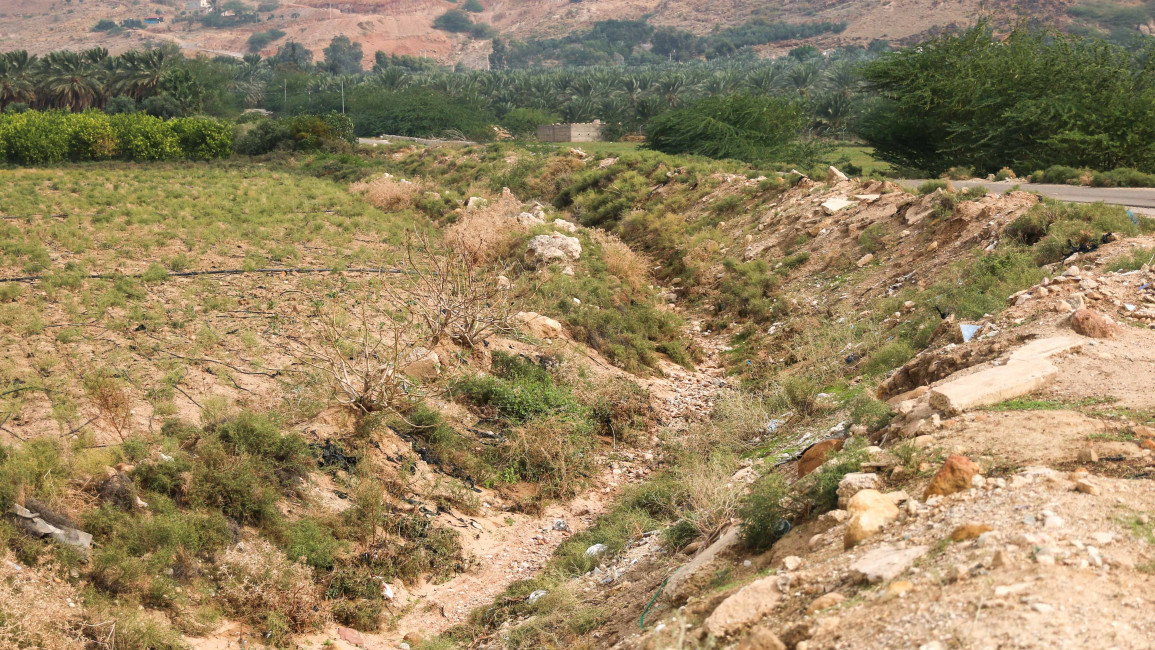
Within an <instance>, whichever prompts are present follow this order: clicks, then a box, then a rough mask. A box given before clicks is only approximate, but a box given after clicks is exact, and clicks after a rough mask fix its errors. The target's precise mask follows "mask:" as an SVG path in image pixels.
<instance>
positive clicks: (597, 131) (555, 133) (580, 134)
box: [537, 120, 602, 142]
mask: <svg viewBox="0 0 1155 650" xmlns="http://www.w3.org/2000/svg"><path fill="white" fill-rule="evenodd" d="M537 139H538V140H541V141H542V142H600V141H601V139H602V123H601V122H599V121H598V120H594V121H593V122H585V123H581V124H542V125H541V126H539V127H537Z"/></svg>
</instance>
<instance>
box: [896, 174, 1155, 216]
mask: <svg viewBox="0 0 1155 650" xmlns="http://www.w3.org/2000/svg"><path fill="white" fill-rule="evenodd" d="M925 182H926V181H925V180H902V181H899V183H900V184H902V185H903V186H904V187H907V188H915V187H918V186H919V185H921V184H922V183H925ZM951 183H952V184H953V185H954V186H955V187H957V188H964V187H972V186H974V185H982V186H983V187H985V188H987V189H988V190H990V191H992V192H1005V191H1007V190H1009V189H1011V188H1012V187H1014V186H1015V185H1016V183H1013V182H1007V181H1003V182H992V181H951ZM1021 187H1022V189H1024V190H1027V191H1028V192H1035V193H1037V194H1042V195H1043V196H1049V197H1051V198H1053V199H1059V200H1060V201H1073V202H1075V203H1098V202H1099V201H1102V202H1103V203H1110V204H1113V205H1123V206H1127V207H1129V208H1134V209H1135V212H1138V213H1141V214H1155V188H1151V187H1083V186H1080V185H1047V184H1044V183H1022V184H1021Z"/></svg>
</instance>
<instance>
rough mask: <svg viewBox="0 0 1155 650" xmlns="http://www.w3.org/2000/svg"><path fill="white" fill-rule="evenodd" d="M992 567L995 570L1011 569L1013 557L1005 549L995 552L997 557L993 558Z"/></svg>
mask: <svg viewBox="0 0 1155 650" xmlns="http://www.w3.org/2000/svg"><path fill="white" fill-rule="evenodd" d="M991 566H993V567H995V568H1000V569H1001V568H1010V567H1011V566H1012V564H1011V556H1010V555H1009V554H1008V553H1007V552H1006V551H1005V550H1003V549H999V550H997V551H995V555H994V557H993V558H991Z"/></svg>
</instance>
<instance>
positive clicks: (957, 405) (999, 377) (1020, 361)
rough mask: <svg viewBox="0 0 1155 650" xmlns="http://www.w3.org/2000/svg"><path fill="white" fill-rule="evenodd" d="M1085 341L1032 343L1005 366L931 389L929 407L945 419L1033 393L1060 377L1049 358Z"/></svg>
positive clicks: (1064, 338)
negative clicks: (943, 415) (941, 414)
mask: <svg viewBox="0 0 1155 650" xmlns="http://www.w3.org/2000/svg"><path fill="white" fill-rule="evenodd" d="M1084 341H1085V339H1083V338H1082V337H1075V336H1056V337H1051V338H1045V339H1038V340H1035V341H1031V342H1030V343H1027V344H1026V345H1024V346H1023V347H1021V348H1019V349H1017V350H1015V351H1014V352H1012V353H1011V354H1010V357H1009V359H1008V361H1007V363H1006V365H1002V366H994V367H992V368H987V369H986V370H981V371H979V372H976V373H973V374H970V375H966V376H964V377H960V378H958V379H954V380H948V381H946V382H945V383H942V384H940V385H938V386H936V387H934V388H932V389H931V391H930V406H931V408H933V409H935V410H936V411H939V412H941V413H943V414H945V415H956V414H958V413H962V412H964V411H969V410H972V409H976V408H981V407H983V406H990V405H991V404H998V403H999V402H1004V401H1006V400H1009V399H1015V398H1016V397H1022V396H1023V395H1028V394H1030V393H1033V392H1035V391H1037V390H1039V389H1041V388H1043V387H1045V386H1046V385H1047V384H1049V383H1050V382H1052V381H1054V379H1055V377H1056V376H1058V374H1059V369H1058V368H1057V367H1056V366H1055V364H1053V363H1051V362H1050V358H1051V357H1053V356H1055V355H1056V354H1060V353H1063V352H1068V351H1071V350H1075V349H1077V348H1079V347H1080V346H1081V345H1083V343H1084Z"/></svg>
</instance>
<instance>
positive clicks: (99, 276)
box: [0, 268, 405, 282]
mask: <svg viewBox="0 0 1155 650" xmlns="http://www.w3.org/2000/svg"><path fill="white" fill-rule="evenodd" d="M245 273H405V271H404V270H402V269H369V268H350V269H337V268H321V269H314V268H275V269H250V270H245V269H217V270H213V271H178V272H174V273H169V274H168V277H170V278H189V277H193V276H198V275H243V274H245ZM44 277H45V276H43V275H24V276H20V277H17V278H0V282H38V281H40V280H42V279H44ZM142 277H144V274H143V273H133V274H125V273H89V274H88V275H86V276H84V279H86V280H113V279H116V278H142Z"/></svg>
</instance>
